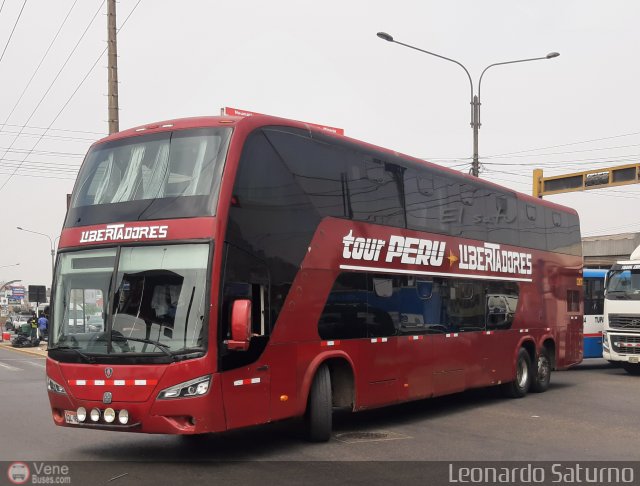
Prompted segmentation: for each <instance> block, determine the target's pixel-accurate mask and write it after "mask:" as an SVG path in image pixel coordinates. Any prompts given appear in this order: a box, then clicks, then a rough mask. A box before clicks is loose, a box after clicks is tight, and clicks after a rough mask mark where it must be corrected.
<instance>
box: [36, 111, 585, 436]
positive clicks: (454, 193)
mask: <svg viewBox="0 0 640 486" xmlns="http://www.w3.org/2000/svg"><path fill="white" fill-rule="evenodd" d="M581 272H582V258H581V244H580V231H579V222H578V217H577V214H576V212H575V211H573V210H571V209H568V208H565V207H561V206H558V205H555V204H552V203H549V202H546V201H542V200H538V199H534V198H532V197H529V196H526V195H523V194H518V193H515V192H513V191H511V190H509V189H507V188H504V187H500V186H498V185H495V184H492V183H490V182H487V181H484V180H480V179H477V178H472V177H469V176H466V175H463V174H460V173H458V172H455V171H451V170H448V169H444V168H442V167H438V166H437V165H434V164H430V163H427V162H424V161H422V160H419V159H415V158H412V157H408V156H405V155H401V154H398V153H397V152H393V151H389V150H386V149H382V148H379V147H375V146H373V145H369V144H366V143H363V142H359V141H356V140H353V139H350V138H347V137H343V136H340V135H335V134H331V133H325V132H323V131H321V130H320V129H318V128H316V127H313V126H309V125H307V124H305V123H301V122H296V121H290V120H285V119H280V118H274V117H269V116H254V117H250V118H240V117H210V118H191V119H181V120H173V121H167V122H161V123H157V124H153V125H148V126H143V127H139V128H135V129H131V130H127V131H124V132H121V133H117V134H114V135H112V136H110V137H107V138H105V139H103V140H101V141H99V142H97V143H95V144H94V145H93V146H92V147H91V149H90V150H89V153H88V154H87V156H86V159H85V161H84V163H83V165H82V168H81V170H80V173H79V175H78V180H77V182H76V185H75V188H74V190H73V194H72V197H71V203H70V207H69V210H68V213H67V216H66V220H65V223H64V228H63V231H62V235H61V238H60V248H59V251H58V256H57V263H56V272H55V279H54V286H53V297H52V305H51V311H52V316H51V317H52V318H51V325H50V340H49V351H48V354H49V357H48V360H47V385H48V394H49V399H50V402H51V411H52V415H53V420H54V422H55V423H56V424H57V425H61V426H71V427H78V428H96V429H108V430H121V431H133V432H148V433H165V434H201V433H208V432H217V431H224V430H229V429H235V428H239V427H245V426H250V425H255V424H262V423H267V422H271V421H275V420H281V419H286V418H290V417H300V416H304V417H305V418H306V423H307V425H308V429H309V430H308V432H309V437H310V438H311V439H313V440H327V439H328V438H329V437H330V434H331V425H332V421H331V420H332V419H331V417H332V410H333V408H334V407H349V408H351V409H352V410H354V411H358V410H364V409H369V408H373V407H380V406H384V405H388V404H393V403H398V402H403V401H409V400H417V399H423V398H428V397H435V396H439V395H445V394H450V393H455V392H459V391H462V390H465V389H469V388H475V387H485V386H492V385H500V386H502V387H503V388H504V390H505V392H506V393H507V394H508V395H510V396H513V397H522V396H524V395H525V394H526V393H527V392H528V391H529V390H533V391H537V392H541V391H544V390H545V389H546V388H547V387H548V385H549V379H550V374H551V370H552V369H562V368H566V367H568V366H570V365H572V364H575V363H578V362H580V361H581V359H582V312H581V310H582V309H581V305H582V304H581V302H582V295H581V292H582V290H581Z"/></svg>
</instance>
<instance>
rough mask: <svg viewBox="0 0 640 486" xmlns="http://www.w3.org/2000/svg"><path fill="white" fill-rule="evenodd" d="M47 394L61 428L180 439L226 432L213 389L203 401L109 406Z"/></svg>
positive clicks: (166, 401)
mask: <svg viewBox="0 0 640 486" xmlns="http://www.w3.org/2000/svg"><path fill="white" fill-rule="evenodd" d="M215 381H219V380H215ZM48 394H49V402H50V404H51V415H52V418H53V422H54V423H55V424H56V425H58V426H62V427H75V428H84V429H98V430H112V431H122V432H142V433H147V434H180V435H185V434H204V433H210V432H220V431H223V430H225V419H224V410H223V407H222V399H221V397H222V394H221V391H220V390H219V389H218V387H215V386H214V387H213V389H210V390H209V393H208V394H207V395H205V396H202V397H192V398H178V399H172V400H159V399H156V398H155V397H154V398H152V399H150V400H148V401H145V402H115V401H114V402H113V403H108V404H105V403H103V402H99V401H91V400H80V399H77V398H75V397H73V396H72V395H70V394H68V393H64V394H63V393H56V392H53V391H49V392H48Z"/></svg>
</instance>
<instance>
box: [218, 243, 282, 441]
mask: <svg viewBox="0 0 640 486" xmlns="http://www.w3.org/2000/svg"><path fill="white" fill-rule="evenodd" d="M226 250H227V252H226V261H225V273H224V277H223V282H224V284H223V295H222V305H221V308H220V314H219V316H220V318H219V335H218V339H219V345H218V350H219V353H220V355H219V366H220V370H221V372H222V373H221V374H220V377H221V380H222V393H223V400H224V410H225V417H226V421H227V428H230V429H231V428H237V427H244V426H249V425H255V424H260V423H265V422H268V421H269V420H270V419H271V411H270V391H271V390H270V387H271V370H270V367H269V365H268V364H267V363H265V362H264V361H262V357H263V352H264V350H265V348H266V346H267V344H268V342H269V334H270V331H271V325H270V313H269V288H270V287H269V285H270V282H269V273H268V270H267V268H266V265H265V264H264V262H262V260H260V259H258V258H255V257H253V256H252V255H250V254H249V253H247V252H244V251H242V250H240V249H238V248H236V247H233V246H231V245H227V248H226Z"/></svg>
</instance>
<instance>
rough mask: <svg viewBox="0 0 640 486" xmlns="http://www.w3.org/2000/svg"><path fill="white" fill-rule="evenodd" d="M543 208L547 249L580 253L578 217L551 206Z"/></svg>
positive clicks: (572, 253) (573, 253) (574, 253)
mask: <svg viewBox="0 0 640 486" xmlns="http://www.w3.org/2000/svg"><path fill="white" fill-rule="evenodd" d="M544 210H545V219H546V226H547V247H548V249H549V251H557V252H560V253H567V254H571V255H581V254H582V242H581V240H580V223H579V222H578V218H577V217H575V216H573V215H571V214H568V213H565V212H560V211H556V210H555V209H553V208H544Z"/></svg>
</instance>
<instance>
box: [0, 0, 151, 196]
mask: <svg viewBox="0 0 640 486" xmlns="http://www.w3.org/2000/svg"><path fill="white" fill-rule="evenodd" d="M141 1H142V0H138V2H137V3H136V4H135V5H134V7H133V9H131V11H130V12H129V15H127V17H126V18H125V19H124V21H123V22H122V25H121V26H120V28H119V29H118V32H120V30H122V28H123V27H124V26H125V24H126V23H127V21H128V20H129V18H130V17H131V15H132V14H133V12H135V10H136V9H137V8H138V5H140V2H141ZM102 5H104V1H103V2H102V4H101V6H100V8H102ZM94 18H95V16H94ZM91 22H93V19H92V20H91ZM85 32H86V31H85ZM83 36H84V34H83ZM107 49H108V46H107V47H105V48H104V49H103V50H102V52H101V53H100V55H99V56H98V57H97V59H96V60H95V62H94V63H93V65H92V66H91V68H89V71H88V72H87V74H85V76H84V77H83V78H82V80H81V81H80V83H79V84H78V86H76V89H75V90H74V91H73V93H71V96H69V98H68V99H67V101H66V102H65V103H64V105H63V106H62V108H60V111H58V114H57V115H56V116H55V117H54V119H53V121H52V122H51V123H50V124H49V126H48V127H47V129H46V130H45V132H44V133H43V134H42V136H40V138H39V139H38V140H37V141H36V143H35V144H34V145H33V147H32V148H31V151H30V152H29V153H28V154H27V155H26V156H25V158H24V159H23V162H24V161H26V160H27V158H28V157H29V155H31V153H32V152H33V150H34V149H35V147H36V146H37V145H38V144H39V143H40V141H41V140H42V137H43V136H44V135H45V134H46V133H47V131H48V130H49V129H50V128H51V126H53V124H54V123H55V122H56V120H57V119H58V117H60V115H61V114H62V112H63V111H64V110H65V108H66V107H67V106H68V105H69V103H70V102H71V100H72V99H73V97H74V96H75V95H76V93H77V92H78V90H79V89H80V87H81V86H82V85H83V84H84V82H85V81H86V80H87V78H88V77H89V75H90V74H91V72H92V71H93V70H94V69H95V67H96V66H97V64H98V62H99V61H100V59H101V58H102V56H103V55H104V53H105V52H106V51H107ZM74 50H75V48H74ZM65 64H66V63H65ZM54 81H55V80H54ZM27 122H28V120H27ZM19 169H20V167H17V168H16V169H14V172H13V173H12V174H11V175H10V176H9V177H8V178H7V180H6V181H5V182H4V183H3V184H2V186H0V191H2V189H4V187H5V186H6V185H7V183H8V182H9V181H10V180H11V178H12V177H13V175H14V174H15V173H16V172H17V171H18V170H19Z"/></svg>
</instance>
